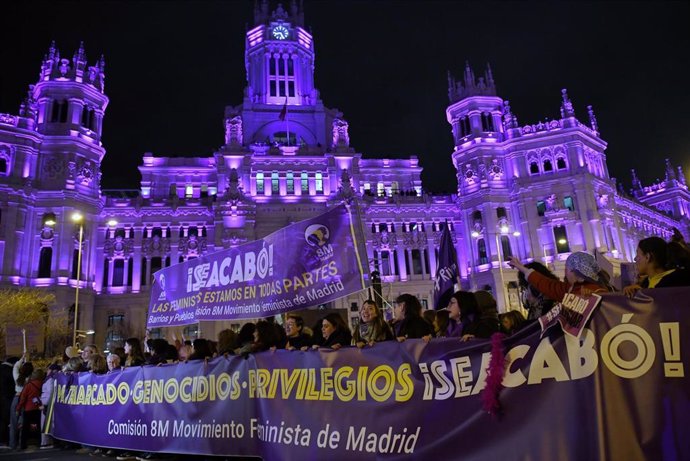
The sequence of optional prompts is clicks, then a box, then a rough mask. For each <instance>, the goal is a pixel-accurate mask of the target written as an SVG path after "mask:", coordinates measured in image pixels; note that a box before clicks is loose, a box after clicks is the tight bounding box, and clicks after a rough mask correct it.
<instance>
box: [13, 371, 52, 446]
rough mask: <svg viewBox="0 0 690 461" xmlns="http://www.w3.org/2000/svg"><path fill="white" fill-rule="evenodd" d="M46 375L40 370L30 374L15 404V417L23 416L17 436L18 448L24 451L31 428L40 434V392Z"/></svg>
mask: <svg viewBox="0 0 690 461" xmlns="http://www.w3.org/2000/svg"><path fill="white" fill-rule="evenodd" d="M45 376H46V373H45V371H43V370H41V369H36V370H34V371H33V373H32V374H31V379H29V381H28V382H27V383H26V384H25V385H24V388H23V389H22V393H21V394H20V395H19V403H18V404H17V408H16V412H17V416H20V415H21V414H23V415H24V416H23V420H22V428H21V435H20V436H19V448H21V449H22V450H25V449H26V442H27V440H28V438H29V432H31V429H32V427H35V428H36V429H37V431H36V432H37V434H40V433H41V427H40V426H41V406H42V403H41V390H42V387H43V380H44V379H45Z"/></svg>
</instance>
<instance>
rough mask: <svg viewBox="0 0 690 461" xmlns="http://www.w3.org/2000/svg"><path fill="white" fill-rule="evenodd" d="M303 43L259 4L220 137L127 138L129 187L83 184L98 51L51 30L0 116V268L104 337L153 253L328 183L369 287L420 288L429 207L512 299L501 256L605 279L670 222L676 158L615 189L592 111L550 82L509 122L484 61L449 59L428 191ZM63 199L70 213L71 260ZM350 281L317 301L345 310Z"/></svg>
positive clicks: (141, 282)
mask: <svg viewBox="0 0 690 461" xmlns="http://www.w3.org/2000/svg"><path fill="white" fill-rule="evenodd" d="M314 59H315V53H314V41H313V37H312V36H311V34H310V33H309V32H308V31H307V29H306V28H305V26H304V16H303V12H302V11H301V10H300V9H299V8H298V6H297V5H296V3H295V2H292V3H291V5H290V7H289V9H288V10H284V9H283V8H282V7H281V6H278V8H277V9H276V10H274V11H269V7H268V3H267V2H266V1H263V2H261V3H260V4H259V5H258V6H257V9H256V11H255V14H254V26H253V28H251V29H250V30H249V31H248V32H247V34H246V51H245V61H246V71H247V87H246V88H245V93H244V99H243V101H242V103H241V104H240V105H237V106H229V107H227V108H226V110H225V114H224V120H225V144H224V145H222V146H221V147H220V148H219V149H218V150H217V151H216V152H215V153H214V154H213V155H212V156H210V157H197V158H167V157H160V156H156V155H154V154H152V153H146V154H144V156H143V161H142V164H141V166H140V167H139V171H140V173H141V187H140V190H139V191H138V192H137V193H135V194H132V193H129V192H124V191H122V192H117V191H107V192H104V191H102V190H101V188H100V178H101V172H100V164H101V160H102V159H103V156H104V155H105V148H104V147H103V146H102V145H101V142H100V138H101V126H102V120H103V117H104V113H105V110H106V107H107V105H108V98H107V96H106V94H105V89H104V80H105V70H104V69H105V64H104V61H103V59H102V58H101V59H100V60H98V61H97V62H96V63H95V64H94V65H92V66H89V65H87V63H86V58H85V53H84V48H83V47H80V48H79V50H77V52H76V53H75V54H74V56H73V58H72V59H66V58H62V57H61V56H60V53H59V51H58V50H57V48H56V47H55V45H54V44H53V45H51V46H50V48H49V52H48V54H47V55H46V57H45V60H44V61H43V63H42V66H41V74H40V79H39V81H38V82H36V83H35V84H33V85H30V87H29V92H28V96H27V98H26V100H25V101H24V103H23V104H22V105H21V107H20V110H19V114H18V115H9V114H0V178H1V179H0V212H1V215H0V216H1V221H0V283H2V284H4V285H13V286H35V287H44V288H45V289H46V290H51V291H52V292H54V293H55V294H56V297H57V303H58V304H59V305H61V306H70V305H73V303H74V292H75V287H76V285H77V283H79V286H80V293H81V295H80V300H79V327H80V328H83V329H92V328H93V329H95V330H96V338H95V341H96V342H97V343H98V344H100V345H106V346H108V345H110V344H112V343H114V342H117V341H118V340H120V339H121V338H122V337H123V336H124V335H139V336H141V335H143V330H144V325H145V318H146V310H147V305H148V294H149V287H150V283H151V280H152V274H153V273H154V272H155V271H157V270H158V269H160V268H162V267H166V266H169V265H172V264H175V263H178V262H181V261H184V260H186V259H190V258H196V257H199V256H201V255H204V254H208V253H211V252H214V251H219V250H222V249H224V248H228V247H230V246H233V245H238V244H241V243H243V242H247V241H251V240H253V239H257V238H261V237H263V236H265V235H267V234H269V233H271V232H273V231H275V230H277V229H279V228H281V227H283V226H285V225H287V224H290V223H292V222H296V221H299V220H302V219H306V218H308V217H311V216H314V215H316V214H319V213H322V212H325V211H326V210H327V209H328V208H329V207H330V206H333V205H335V204H337V203H339V202H340V201H342V200H343V199H351V198H354V199H356V200H357V201H358V202H359V203H360V205H361V207H362V210H363V216H364V219H363V222H362V225H363V227H364V229H365V234H366V235H367V249H368V252H369V254H368V256H369V265H370V268H371V269H372V270H378V271H379V273H380V274H381V278H382V282H383V290H382V291H383V296H384V298H386V299H389V300H390V299H393V298H394V297H395V296H397V295H398V294H399V293H402V292H409V293H412V294H415V295H417V296H419V297H420V299H422V300H423V302H424V303H425V304H427V303H430V302H431V299H432V289H433V288H432V279H433V276H434V270H435V266H436V258H437V251H438V250H437V249H438V244H439V238H440V234H441V229H442V227H441V226H442V225H443V223H444V222H448V224H449V226H451V229H452V231H453V232H452V234H453V239H454V242H455V244H456V248H457V250H458V255H459V259H460V261H459V262H460V267H461V272H462V283H463V285H464V286H465V287H471V288H478V287H479V288H481V287H484V286H487V285H488V286H489V287H491V289H492V290H494V292H495V294H496V296H497V298H498V299H499V303H500V305H501V306H505V307H504V308H515V307H517V306H518V301H517V292H516V290H515V289H514V281H515V279H516V278H515V273H514V272H513V271H511V270H510V269H509V268H508V267H507V265H506V264H505V260H506V259H507V258H508V257H509V256H510V255H516V256H518V257H520V258H522V259H536V260H544V261H546V262H547V264H549V265H550V266H551V267H552V268H553V269H555V270H557V271H558V270H561V269H562V266H563V261H564V260H565V258H566V257H567V255H568V254H569V253H570V252H572V251H578V250H584V251H590V252H596V253H597V255H598V257H599V258H601V260H602V261H605V263H604V264H608V266H607V267H609V269H610V270H611V271H612V272H613V273H614V276H616V277H620V276H624V275H625V274H621V270H620V264H621V263H622V262H626V261H631V260H632V258H633V257H634V254H635V247H636V242H637V241H638V240H639V239H640V238H643V237H645V236H649V235H659V236H662V237H664V238H668V237H669V236H670V232H671V228H673V227H676V228H678V229H680V230H681V231H682V232H683V233H684V234H686V235H687V230H688V218H687V216H688V212H690V193H689V192H688V188H687V185H686V184H685V177H684V175H683V172H682V171H681V170H680V168H678V169H677V170H674V169H673V168H672V166H671V165H670V164H668V162H667V165H666V178H665V180H664V181H662V182H660V183H659V184H655V185H653V186H650V187H643V186H642V185H641V184H640V182H639V181H638V180H636V179H635V182H634V189H633V190H632V191H631V192H630V193H625V192H624V191H622V189H620V187H617V186H616V182H615V180H614V179H612V178H610V177H609V174H608V170H607V166H606V156H605V154H604V152H605V149H606V142H605V141H604V140H603V139H601V137H600V136H599V130H598V126H597V122H596V118H595V115H594V112H593V110H592V109H591V107H589V108H588V114H587V118H588V122H589V123H588V124H583V123H582V122H580V121H579V120H578V119H577V118H576V116H575V111H574V108H573V103H572V102H571V101H570V99H569V98H568V95H567V92H566V91H565V90H563V94H562V101H561V118H560V119H558V120H551V121H548V122H539V123H537V124H528V125H520V124H519V123H518V121H517V117H516V116H515V115H514V114H513V113H512V112H511V108H510V104H509V102H508V101H506V100H503V99H502V98H501V97H499V96H498V95H497V92H496V87H495V83H494V79H493V76H492V73H491V70H490V69H487V71H486V73H485V75H484V76H483V77H480V78H478V79H477V78H476V77H475V75H474V74H473V72H472V70H471V69H470V67H469V66H467V67H466V69H465V72H464V75H463V78H462V79H461V80H460V81H456V80H455V79H454V78H453V77H452V76H450V75H449V98H450V105H449V107H448V108H447V110H446V115H447V119H448V122H449V123H450V124H451V126H452V132H453V140H454V146H455V148H454V150H453V152H452V154H451V158H450V160H452V163H453V165H454V167H455V168H456V170H457V178H458V189H457V194H453V195H434V194H431V193H428V192H427V191H426V190H425V189H424V187H423V185H422V182H421V176H420V175H421V171H422V167H421V165H420V163H419V159H417V158H416V157H410V158H408V159H403V160H401V159H368V158H365V157H364V156H363V155H362V153H359V152H357V151H356V150H355V149H354V148H353V147H352V146H351V144H350V136H349V132H348V122H347V120H346V119H345V118H344V116H343V114H342V113H340V112H338V111H337V110H333V109H329V108H328V107H326V106H325V105H324V103H323V101H322V99H321V95H320V94H319V91H318V90H317V88H316V87H315V82H314ZM633 174H634V173H633ZM74 210H79V211H81V212H82V213H83V214H84V215H85V218H86V219H85V221H84V227H83V229H84V238H83V242H82V252H81V253H82V265H81V271H80V273H79V274H78V273H77V265H78V256H79V253H80V252H79V239H78V234H79V227H78V226H75V224H74V223H72V222H71V221H70V219H69V216H70V214H71V212H72V211H74ZM113 220H115V221H117V224H113ZM109 223H110V224H109ZM77 281H79V282H77ZM366 297H368V296H367V294H366V293H361V294H359V295H353V296H350V297H348V298H346V299H341V300H339V301H337V302H335V303H333V304H334V305H333V306H331V307H335V308H342V309H347V310H350V308H351V307H354V305H355V304H361V301H362V300H363V299H365V298H366ZM220 327H221V326H219V325H209V326H208V327H204V328H205V331H204V335H208V336H209V337H212V336H213V335H215V333H216V332H217V331H218V329H219V328H220Z"/></svg>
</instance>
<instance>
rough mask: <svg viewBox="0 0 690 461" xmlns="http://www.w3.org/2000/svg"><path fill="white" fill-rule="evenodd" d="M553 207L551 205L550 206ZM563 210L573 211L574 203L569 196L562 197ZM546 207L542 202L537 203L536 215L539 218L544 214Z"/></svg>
mask: <svg viewBox="0 0 690 461" xmlns="http://www.w3.org/2000/svg"><path fill="white" fill-rule="evenodd" d="M552 207H553V205H552ZM563 208H565V209H567V210H568V211H575V202H573V198H572V197H570V196H566V197H563ZM546 211H547V207H546V202H545V201H544V200H539V201H537V214H538V215H539V216H544V214H546Z"/></svg>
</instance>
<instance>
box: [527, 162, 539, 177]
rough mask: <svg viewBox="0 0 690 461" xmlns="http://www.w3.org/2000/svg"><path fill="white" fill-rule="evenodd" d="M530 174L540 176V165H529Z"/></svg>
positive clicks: (533, 163)
mask: <svg viewBox="0 0 690 461" xmlns="http://www.w3.org/2000/svg"><path fill="white" fill-rule="evenodd" d="M529 174H539V164H538V163H537V162H531V163H530V164H529Z"/></svg>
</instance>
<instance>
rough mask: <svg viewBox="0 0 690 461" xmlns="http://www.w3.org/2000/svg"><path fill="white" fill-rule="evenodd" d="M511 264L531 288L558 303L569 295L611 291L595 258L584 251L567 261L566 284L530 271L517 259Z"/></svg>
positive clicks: (571, 255) (571, 256)
mask: <svg viewBox="0 0 690 461" xmlns="http://www.w3.org/2000/svg"><path fill="white" fill-rule="evenodd" d="M509 264H510V265H511V266H512V267H514V268H515V269H517V270H519V271H520V272H522V273H523V274H524V275H525V278H526V279H527V282H528V283H529V284H530V285H531V286H533V287H534V288H536V289H537V290H538V291H539V292H540V293H542V294H543V295H544V296H545V297H547V298H549V299H552V300H554V301H556V302H561V301H563V297H564V296H565V295H566V294H567V293H573V294H576V295H585V294H591V293H606V292H608V291H611V289H610V287H609V285H608V283H607V282H606V280H605V278H604V276H603V271H602V270H601V268H599V264H598V263H597V261H596V259H594V256H592V255H591V254H589V253H585V252H584V251H576V252H574V253H571V254H570V256H568V259H566V260H565V279H566V281H565V282H562V281H560V280H556V279H551V278H549V277H546V276H545V275H543V274H540V273H539V272H536V271H534V270H533V269H528V268H527V267H525V265H523V264H522V263H521V262H520V260H518V259H517V258H515V257H513V258H511V260H510V263H509Z"/></svg>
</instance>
